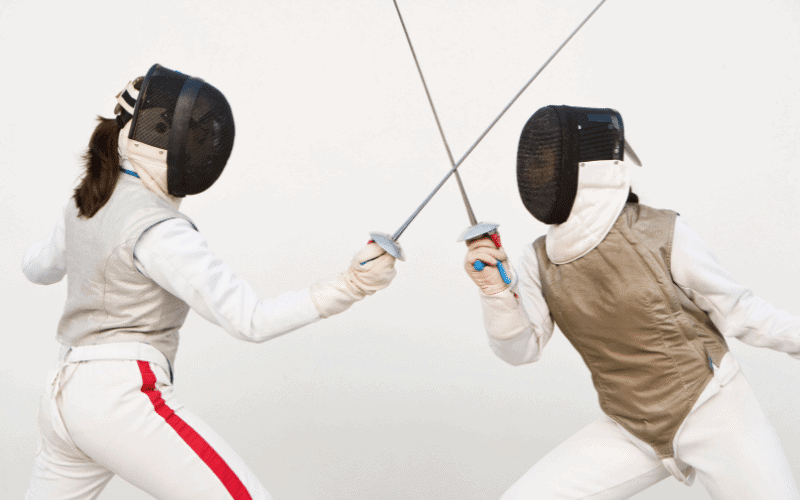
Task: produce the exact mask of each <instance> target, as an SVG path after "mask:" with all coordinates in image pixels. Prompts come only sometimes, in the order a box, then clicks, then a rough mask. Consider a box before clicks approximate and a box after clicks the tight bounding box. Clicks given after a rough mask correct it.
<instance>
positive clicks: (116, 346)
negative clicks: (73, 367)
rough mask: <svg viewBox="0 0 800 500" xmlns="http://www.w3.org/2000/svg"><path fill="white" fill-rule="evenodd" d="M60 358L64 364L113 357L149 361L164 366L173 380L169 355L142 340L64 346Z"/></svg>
mask: <svg viewBox="0 0 800 500" xmlns="http://www.w3.org/2000/svg"><path fill="white" fill-rule="evenodd" d="M60 358H61V362H62V363H64V364H68V363H78V362H80V361H96V360H112V359H129V360H134V361H147V362H149V363H155V364H157V365H158V366H160V367H161V368H163V369H164V371H165V372H167V373H168V374H169V380H170V382H172V365H171V364H170V362H169V360H168V359H167V357H166V356H164V354H163V353H162V352H161V351H159V350H158V349H156V348H155V347H153V346H151V345H150V344H143V343H141V342H119V343H110V344H98V345H83V346H76V347H67V346H64V347H62V349H61V356H60Z"/></svg>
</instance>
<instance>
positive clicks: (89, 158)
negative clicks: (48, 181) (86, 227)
mask: <svg viewBox="0 0 800 500" xmlns="http://www.w3.org/2000/svg"><path fill="white" fill-rule="evenodd" d="M97 121H98V122H99V123H98V124H97V127H95V129H94V132H93V133H92V137H91V139H89V147H88V148H87V150H86V153H85V154H84V155H83V161H84V165H85V167H86V173H85V174H84V176H83V179H81V183H80V185H79V186H78V187H77V188H75V195H74V198H75V204H76V205H77V206H78V216H79V217H85V218H87V219H91V218H92V217H93V216H94V214H96V213H97V211H98V210H100V209H101V208H103V205H105V204H106V202H108V200H109V198H111V194H112V193H113V192H114V188H115V187H116V186H117V179H118V178H119V152H118V151H117V143H118V142H119V130H120V128H119V125H117V121H116V120H114V119H113V118H103V117H102V116H98V117H97Z"/></svg>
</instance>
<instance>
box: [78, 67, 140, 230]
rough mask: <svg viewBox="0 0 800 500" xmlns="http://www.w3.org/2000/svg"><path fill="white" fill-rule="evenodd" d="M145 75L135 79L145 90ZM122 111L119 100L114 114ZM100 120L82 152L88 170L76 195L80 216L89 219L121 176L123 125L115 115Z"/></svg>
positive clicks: (134, 82) (111, 192)
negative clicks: (120, 143)
mask: <svg viewBox="0 0 800 500" xmlns="http://www.w3.org/2000/svg"><path fill="white" fill-rule="evenodd" d="M143 79H144V77H141V76H140V77H139V78H137V79H135V80H134V81H133V87H134V88H135V89H136V90H141V87H142V80H143ZM120 112H121V108H120V105H119V104H117V107H116V108H115V109H114V114H119V113H120ZM97 121H98V122H99V123H98V124H97V127H95V129H94V132H92V137H91V138H90V139H89V147H88V148H87V149H86V153H84V155H83V156H82V159H83V164H84V166H85V168H86V172H85V173H84V175H83V179H81V182H80V184H79V185H78V187H77V188H75V195H74V196H73V198H75V205H77V207H78V217H85V218H87V219H91V218H92V217H94V214H96V213H97V211H98V210H100V209H101V208H103V205H105V204H106V203H107V202H108V200H109V199H110V198H111V195H112V194H113V193H114V188H116V187H117V179H118V178H119V149H118V146H119V131H120V126H119V125H118V124H117V120H116V119H114V118H103V117H102V116H98V117H97Z"/></svg>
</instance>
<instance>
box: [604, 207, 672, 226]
mask: <svg viewBox="0 0 800 500" xmlns="http://www.w3.org/2000/svg"><path fill="white" fill-rule="evenodd" d="M677 216H678V213H677V212H675V211H674V210H670V209H666V208H654V207H651V206H648V205H642V204H641V203H627V204H625V208H623V210H622V213H621V214H620V216H619V219H618V223H623V224H625V225H627V226H628V227H631V228H638V229H642V230H645V231H647V230H652V229H656V230H662V231H670V232H671V231H673V229H674V226H675V220H676V218H677Z"/></svg>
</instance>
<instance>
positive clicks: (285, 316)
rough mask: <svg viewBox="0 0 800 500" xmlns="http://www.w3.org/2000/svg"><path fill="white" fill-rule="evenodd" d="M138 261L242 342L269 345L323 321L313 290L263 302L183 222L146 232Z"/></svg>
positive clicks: (137, 253) (139, 245)
mask: <svg viewBox="0 0 800 500" xmlns="http://www.w3.org/2000/svg"><path fill="white" fill-rule="evenodd" d="M134 262H135V264H136V268H137V269H138V270H139V271H140V272H141V273H142V274H143V275H145V276H147V277H148V278H150V279H152V280H153V281H155V282H156V283H158V284H159V285H160V286H161V287H162V288H164V289H165V290H167V291H168V292H170V293H171V294H173V295H175V296H176V297H178V298H180V299H181V300H183V301H184V302H186V303H187V304H188V305H189V307H191V308H192V309H194V310H195V312H197V313H198V314H199V315H200V316H202V317H204V318H205V319H207V320H208V321H211V322H212V323H214V324H216V325H219V326H220V327H222V328H223V329H224V330H225V331H226V332H228V333H229V334H231V335H232V336H234V337H236V338H238V339H241V340H247V341H250V342H264V341H266V340H269V339H272V338H275V337H277V336H279V335H283V334H285V333H289V332H291V331H293V330H296V329H297V328H300V327H302V326H305V325H307V324H310V323H313V322H315V321H317V320H319V319H320V316H319V313H318V312H317V309H316V308H315V307H314V303H313V302H312V301H311V296H310V294H309V291H308V289H305V290H301V291H298V292H288V293H284V294H281V295H279V296H277V297H275V298H272V299H265V300H259V298H258V296H257V295H256V293H255V291H254V290H253V288H252V287H251V286H250V285H249V284H248V283H247V282H245V281H243V280H241V279H239V278H237V277H236V275H235V274H234V273H233V270H232V269H231V268H230V266H229V265H228V264H226V263H225V262H223V261H222V260H220V259H219V258H217V257H216V256H214V254H213V253H212V252H211V251H210V250H209V249H208V243H207V242H206V240H205V238H204V237H203V235H201V234H200V233H199V232H198V231H196V230H195V229H194V228H193V227H192V225H191V224H190V223H189V222H187V221H185V220H183V219H170V220H167V221H164V222H161V223H159V224H156V225H155V226H153V227H152V228H150V229H148V230H147V231H145V233H144V234H143V235H142V236H141V238H140V239H139V241H138V242H137V243H136V247H135V248H134Z"/></svg>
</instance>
